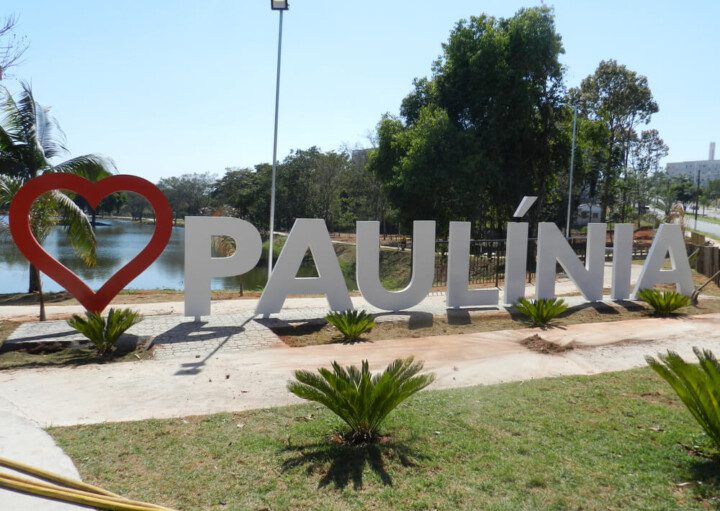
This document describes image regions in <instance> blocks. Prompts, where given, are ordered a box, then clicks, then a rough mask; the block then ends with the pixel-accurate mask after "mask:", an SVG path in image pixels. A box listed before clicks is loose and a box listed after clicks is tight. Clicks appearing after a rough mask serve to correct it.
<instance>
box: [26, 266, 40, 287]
mask: <svg viewBox="0 0 720 511" xmlns="http://www.w3.org/2000/svg"><path fill="white" fill-rule="evenodd" d="M38 291H40V272H39V271H38V269H37V268H35V266H33V265H32V264H31V265H30V282H29V283H28V293H37V292H38Z"/></svg>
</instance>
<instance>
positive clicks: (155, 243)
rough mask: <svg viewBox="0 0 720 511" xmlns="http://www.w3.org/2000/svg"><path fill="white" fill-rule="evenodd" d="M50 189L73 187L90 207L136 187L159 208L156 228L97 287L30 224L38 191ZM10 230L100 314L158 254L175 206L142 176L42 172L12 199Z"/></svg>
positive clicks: (28, 253)
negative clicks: (62, 258) (143, 244)
mask: <svg viewBox="0 0 720 511" xmlns="http://www.w3.org/2000/svg"><path fill="white" fill-rule="evenodd" d="M51 190H70V191H72V192H75V193H77V194H78V195H81V196H82V197H84V198H85V200H87V202H88V204H89V205H90V207H91V208H96V207H97V205H98V204H99V203H100V201H101V200H102V199H103V198H105V197H107V196H108V195H110V194H111V193H114V192H121V191H123V192H135V193H137V194H139V195H142V196H143V197H145V198H146V199H147V200H148V202H150V205H151V206H152V208H153V210H155V231H154V232H153V235H152V238H150V242H149V243H148V244H147V246H146V247H145V248H144V249H143V250H142V251H140V253H139V254H138V255H136V256H135V257H134V258H133V259H132V260H131V261H130V262H129V263H127V264H126V265H125V266H123V267H122V268H120V270H118V272H117V273H116V274H115V275H113V276H112V277H110V279H109V280H108V281H107V282H105V284H104V285H103V286H102V287H101V288H100V289H99V290H98V291H97V292H94V291H93V290H92V289H90V288H89V287H88V285H87V284H85V282H83V281H82V280H80V278H79V277H78V276H77V275H75V273H73V272H72V271H71V270H70V269H68V268H67V267H66V266H65V265H63V264H62V263H61V262H60V261H58V260H57V259H55V258H54V257H53V256H51V255H50V254H48V253H47V252H46V251H45V249H44V248H43V247H42V245H40V243H38V241H37V239H35V236H34V235H33V233H32V230H31V229H30V208H31V207H32V205H33V202H35V199H37V198H38V197H39V196H40V195H42V194H43V193H46V192H49V191H51ZM9 215H10V233H11V234H12V237H13V239H14V240H15V244H16V245H17V247H18V248H19V249H20V252H22V253H23V255H24V256H25V257H26V258H27V259H28V261H30V262H31V263H32V264H33V265H34V266H35V267H36V268H37V269H38V270H40V271H41V272H43V273H45V274H46V275H47V276H48V277H50V278H51V279H53V280H54V281H55V282H57V283H58V284H60V285H61V286H62V287H64V288H65V289H66V290H67V291H68V292H69V293H70V294H72V295H73V296H74V297H75V298H77V300H78V301H79V302H80V303H81V304H82V305H83V306H84V307H85V308H86V309H87V310H89V311H92V312H97V313H100V312H101V311H102V310H103V309H104V308H105V307H106V306H107V304H109V303H110V301H111V300H112V299H113V298H115V296H116V295H117V294H118V293H119V292H120V291H121V290H122V289H123V288H124V287H125V286H126V285H127V284H129V283H130V281H131V280H132V279H134V278H135V277H137V276H138V275H140V273H142V272H143V271H144V270H145V269H146V268H147V267H148V266H150V265H151V264H152V263H153V261H155V259H157V258H158V257H159V256H160V254H162V251H163V250H164V249H165V246H166V245H167V244H168V241H169V240H170V234H171V232H172V209H171V208H170V203H169V202H168V200H167V198H166V197H165V195H164V194H163V193H162V192H161V191H160V189H159V188H158V187H157V186H155V185H154V184H152V183H151V182H150V181H147V180H145V179H143V178H141V177H137V176H130V175H117V176H110V177H106V178H105V179H101V180H100V181H97V182H92V181H88V180H87V179H85V178H82V177H80V176H76V175H75V174H44V175H42V176H40V177H36V178H34V179H31V180H30V181H28V182H27V183H26V184H25V185H24V186H23V187H22V188H20V190H19V191H18V193H17V194H16V195H15V198H14V199H13V200H12V202H11V203H10V211H9Z"/></svg>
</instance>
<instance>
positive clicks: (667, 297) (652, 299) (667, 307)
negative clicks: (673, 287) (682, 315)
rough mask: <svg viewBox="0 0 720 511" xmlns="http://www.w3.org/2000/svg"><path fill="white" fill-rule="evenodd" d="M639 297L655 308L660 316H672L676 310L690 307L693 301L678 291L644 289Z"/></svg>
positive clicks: (655, 311)
mask: <svg viewBox="0 0 720 511" xmlns="http://www.w3.org/2000/svg"><path fill="white" fill-rule="evenodd" d="M637 297H638V298H639V299H640V300H642V301H643V302H645V303H647V304H648V305H649V306H650V307H652V308H653V311H654V313H655V314H656V315H658V316H670V315H672V314H673V313H674V312H675V311H676V310H678V309H681V308H683V307H687V306H688V305H690V302H691V299H690V297H689V296H686V295H684V294H682V293H678V292H676V291H660V290H658V289H650V288H648V289H642V290H640V291H639V292H638V294H637Z"/></svg>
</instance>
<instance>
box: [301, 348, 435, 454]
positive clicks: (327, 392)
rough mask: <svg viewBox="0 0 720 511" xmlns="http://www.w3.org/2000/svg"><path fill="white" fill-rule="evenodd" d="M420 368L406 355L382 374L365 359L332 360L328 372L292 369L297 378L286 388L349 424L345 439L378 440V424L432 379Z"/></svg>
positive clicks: (433, 376) (357, 440)
mask: <svg viewBox="0 0 720 511" xmlns="http://www.w3.org/2000/svg"><path fill="white" fill-rule="evenodd" d="M422 368H423V364H422V362H414V360H413V358H412V357H409V358H406V359H397V360H395V361H394V362H393V363H391V364H390V365H389V366H388V367H387V368H386V369H385V371H383V372H382V373H378V374H375V375H372V374H371V373H370V369H369V368H368V361H367V360H364V361H363V363H362V368H360V369H358V368H357V366H348V367H342V366H340V365H339V364H338V363H337V362H333V364H332V371H331V370H330V369H326V368H320V369H318V373H319V374H315V373H313V372H310V371H295V378H296V380H297V381H290V382H289V383H288V390H289V391H290V392H292V393H293V394H295V395H296V396H298V397H300V398H302V399H307V400H309V401H315V402H317V403H321V404H323V405H325V406H326V407H327V408H329V409H330V410H331V411H332V412H333V413H334V414H335V415H337V416H338V417H340V418H341V419H342V420H343V421H345V423H346V424H347V425H348V426H350V432H349V433H347V434H345V435H344V436H343V437H344V438H345V440H346V441H348V442H350V443H355V444H358V443H368V442H374V441H377V440H378V438H379V432H380V426H381V424H382V422H383V421H384V420H385V418H386V417H387V416H388V414H390V412H392V411H393V410H394V409H395V408H396V407H397V406H398V405H399V404H400V403H402V402H403V401H405V400H406V399H407V398H409V397H410V396H412V395H413V394H415V393H416V392H418V391H420V390H422V389H424V388H425V387H427V386H428V385H430V384H431V383H432V382H433V381H434V380H435V375H434V374H432V373H430V374H418V373H419V372H420V371H422Z"/></svg>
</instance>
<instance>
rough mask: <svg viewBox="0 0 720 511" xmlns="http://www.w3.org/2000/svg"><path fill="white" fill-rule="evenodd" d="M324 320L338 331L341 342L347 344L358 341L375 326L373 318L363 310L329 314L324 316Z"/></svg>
mask: <svg viewBox="0 0 720 511" xmlns="http://www.w3.org/2000/svg"><path fill="white" fill-rule="evenodd" d="M325 319H326V320H327V322H328V323H330V324H331V325H332V326H334V327H335V328H337V329H338V330H339V331H340V333H341V334H342V335H343V340H344V341H347V342H355V341H357V340H359V339H360V336H361V335H362V334H364V333H365V332H369V331H370V330H372V328H373V327H374V326H375V320H374V319H373V317H372V316H371V315H370V314H368V313H367V312H365V311H364V310H363V311H355V310H349V311H343V312H331V313H330V314H328V315H327V316H325Z"/></svg>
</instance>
